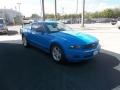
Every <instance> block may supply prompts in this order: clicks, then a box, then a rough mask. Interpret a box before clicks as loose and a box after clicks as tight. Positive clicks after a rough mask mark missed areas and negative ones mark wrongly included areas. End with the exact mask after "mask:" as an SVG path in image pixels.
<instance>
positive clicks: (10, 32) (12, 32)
mask: <svg viewBox="0 0 120 90" xmlns="http://www.w3.org/2000/svg"><path fill="white" fill-rule="evenodd" d="M16 34H18V32H17V31H14V30H9V31H8V35H9V36H12V35H16Z"/></svg>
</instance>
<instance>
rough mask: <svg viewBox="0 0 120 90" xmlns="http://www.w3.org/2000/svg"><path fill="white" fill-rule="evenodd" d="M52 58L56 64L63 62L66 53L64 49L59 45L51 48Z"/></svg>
mask: <svg viewBox="0 0 120 90" xmlns="http://www.w3.org/2000/svg"><path fill="white" fill-rule="evenodd" d="M51 56H52V58H53V59H54V61H56V62H63V59H64V53H63V49H62V48H61V47H60V46H59V45H54V46H52V48H51Z"/></svg>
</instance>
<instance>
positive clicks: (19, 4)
mask: <svg viewBox="0 0 120 90" xmlns="http://www.w3.org/2000/svg"><path fill="white" fill-rule="evenodd" d="M17 5H18V9H19V12H20V8H21V7H20V6H21V3H17Z"/></svg>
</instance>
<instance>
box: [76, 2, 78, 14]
mask: <svg viewBox="0 0 120 90" xmlns="http://www.w3.org/2000/svg"><path fill="white" fill-rule="evenodd" d="M76 14H78V0H77V2H76Z"/></svg>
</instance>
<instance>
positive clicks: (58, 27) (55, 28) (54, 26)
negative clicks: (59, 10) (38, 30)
mask: <svg viewBox="0 0 120 90" xmlns="http://www.w3.org/2000/svg"><path fill="white" fill-rule="evenodd" d="M46 26H47V28H48V30H49V31H50V32H59V31H72V28H70V27H68V26H66V25H64V24H62V23H47V24H46Z"/></svg>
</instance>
